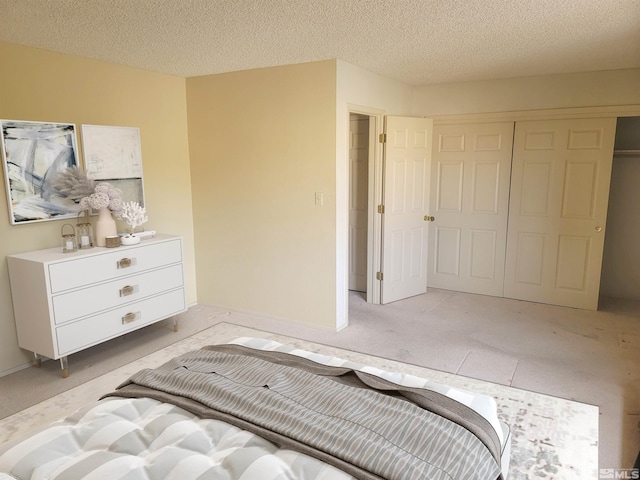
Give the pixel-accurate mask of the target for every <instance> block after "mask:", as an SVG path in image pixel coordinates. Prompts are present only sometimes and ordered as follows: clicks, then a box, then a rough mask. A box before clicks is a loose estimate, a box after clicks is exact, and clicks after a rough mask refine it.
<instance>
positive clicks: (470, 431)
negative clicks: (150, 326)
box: [0, 338, 505, 480]
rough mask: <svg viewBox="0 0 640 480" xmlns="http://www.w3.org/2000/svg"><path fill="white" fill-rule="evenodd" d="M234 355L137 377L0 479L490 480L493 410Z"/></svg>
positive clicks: (284, 359)
mask: <svg viewBox="0 0 640 480" xmlns="http://www.w3.org/2000/svg"><path fill="white" fill-rule="evenodd" d="M233 343H234V344H226V345H214V346H209V347H204V348H202V349H200V350H196V351H193V352H188V353H186V354H183V355H180V356H178V357H176V358H174V359H171V360H170V361H168V362H167V363H165V364H164V365H162V366H160V367H158V368H156V369H145V370H141V371H140V372H138V373H136V374H134V375H133V376H132V377H131V378H129V379H128V380H127V381H126V382H124V383H123V384H122V385H120V386H119V387H118V388H117V389H116V390H115V391H114V392H111V393H109V394H107V395H106V396H105V397H103V400H101V401H100V402H98V404H97V405H95V406H91V407H87V408H85V409H82V410H81V411H79V412H76V414H74V415H72V416H71V417H69V418H68V419H66V420H65V421H62V422H58V423H57V424H54V425H53V426H51V427H49V428H48V429H45V430H43V431H42V432H40V433H39V434H37V435H35V436H33V437H31V438H30V439H29V441H23V442H18V443H17V444H15V445H13V444H12V445H9V446H5V447H0V472H4V474H5V475H10V476H9V477H8V478H20V479H26V478H60V479H62V478H74V479H75V478H78V479H79V478H84V479H89V478H123V479H137V478H141V479H142V478H145V479H146V478H180V480H187V479H191V478H193V479H196V478H238V479H240V478H242V479H250V478H256V479H267V478H294V479H310V480H321V479H324V478H327V479H328V478H335V479H342V478H345V479H346V478H359V479H365V480H369V479H380V478H385V479H403V480H405V479H408V480H411V479H430V480H439V479H443V480H444V479H447V480H450V479H465V480H467V479H469V480H474V479H477V480H485V479H486V480H489V479H491V480H494V479H498V478H501V475H502V472H501V460H502V456H503V450H504V445H505V441H504V438H503V432H502V429H501V428H500V426H499V422H497V416H495V417H494V415H495V409H494V410H493V412H494V413H493V415H485V414H484V413H480V412H479V410H486V409H487V408H486V405H485V406H484V407H479V406H478V398H479V397H478V396H475V395H471V394H467V393H466V392H463V391H460V390H457V389H451V388H450V387H445V386H441V385H437V384H431V385H428V387H429V388H425V384H426V383H429V382H427V381H426V380H421V379H418V378H417V377H411V376H406V375H401V378H398V375H397V374H392V373H389V372H384V371H382V370H378V369H373V368H371V367H366V366H364V365H359V364H355V363H352V362H347V361H344V360H341V359H337V358H335V357H324V356H318V355H317V354H312V353H310V352H304V351H300V350H297V349H294V348H292V347H288V346H283V345H282V344H278V343H276V342H270V341H266V340H260V339H249V338H243V339H238V340H236V341H235V342H233ZM385 376H386V377H391V378H393V379H395V380H399V381H393V380H390V379H389V378H385ZM420 384H422V385H420ZM452 397H458V398H463V399H466V400H467V401H466V402H463V403H461V402H459V401H458V400H456V399H454V398H452ZM481 397H482V396H481ZM487 398H489V397H487ZM465 403H466V404H465ZM480 403H482V402H480ZM469 404H471V405H474V408H472V407H471V406H470V405H469ZM496 425H497V428H496ZM96 475H98V476H96ZM0 478H3V477H2V476H1V475H0Z"/></svg>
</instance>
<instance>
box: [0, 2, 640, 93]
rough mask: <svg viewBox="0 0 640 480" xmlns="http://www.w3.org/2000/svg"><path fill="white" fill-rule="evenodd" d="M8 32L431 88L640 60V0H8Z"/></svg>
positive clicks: (49, 41)
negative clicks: (328, 67)
mask: <svg viewBox="0 0 640 480" xmlns="http://www.w3.org/2000/svg"><path fill="white" fill-rule="evenodd" d="M0 41H5V42H9V43H14V44H20V45H27V46H32V47H39V48H44V49H47V50H53V51H58V52H64V53H69V54H76V55H81V56H86V57H91V58H95V59H99V60H105V61H109V62H114V63H120V64H126V65H131V66H135V67H139V68H143V69H147V70H153V71H157V72H164V73H169V74H174V75H179V76H184V77H191V76H198V75H206V74H212V73H221V72H229V71H235V70H246V69H251V68H259V67H268V66H275V65H285V64H292V63H302V62H310V61H317V60H326V59H333V58H338V59H342V60H344V61H346V62H349V63H351V64H354V65H358V66H360V67H362V68H365V69H367V70H370V71H372V72H376V73H379V74H381V75H384V76H387V77H391V78H395V79H398V80H401V81H404V82H406V83H409V84H412V85H423V84H431V83H444V82H457V81H472V80H487V79H495V78H506V77H517V76H530V75H544V74H554V73H569V72H581V71H594V70H613V69H624V68H636V67H640V0H0ZM0 68H1V67H0Z"/></svg>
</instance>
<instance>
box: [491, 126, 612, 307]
mask: <svg viewBox="0 0 640 480" xmlns="http://www.w3.org/2000/svg"><path fill="white" fill-rule="evenodd" d="M615 126H616V119H615V118H603V119H573V120H553V121H531V122H517V123H516V129H515V138H514V152H513V164H512V182H511V195H510V205H509V230H508V237H507V256H506V270H505V287H504V296H505V297H509V298H517V299H522V300H530V301H535V302H542V303H549V304H554V305H565V306H570V307H577V308H584V309H592V310H595V309H597V306H598V293H599V289H600V272H601V267H602V252H603V247H604V235H605V232H604V228H605V225H606V216H607V204H608V198H609V182H610V178H611V166H612V159H613V143H614V137H615Z"/></svg>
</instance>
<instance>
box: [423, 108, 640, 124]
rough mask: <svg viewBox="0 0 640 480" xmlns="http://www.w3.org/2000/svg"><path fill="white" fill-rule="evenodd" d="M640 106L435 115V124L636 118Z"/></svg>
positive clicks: (639, 114)
mask: <svg viewBox="0 0 640 480" xmlns="http://www.w3.org/2000/svg"><path fill="white" fill-rule="evenodd" d="M636 116H640V105H611V106H604V107H576V108H554V109H546V110H522V111H513V112H489V113H473V114H456V115H434V116H432V117H431V118H433V121H434V124H438V125H444V124H449V123H478V122H504V121H513V122H515V121H523V120H561V119H569V118H598V117H636Z"/></svg>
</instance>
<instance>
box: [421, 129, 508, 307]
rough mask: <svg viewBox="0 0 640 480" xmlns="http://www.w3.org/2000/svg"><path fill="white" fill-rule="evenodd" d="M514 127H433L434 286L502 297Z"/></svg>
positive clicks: (431, 264) (431, 258)
mask: <svg viewBox="0 0 640 480" xmlns="http://www.w3.org/2000/svg"><path fill="white" fill-rule="evenodd" d="M513 128H514V127H513V122H504V123H480V124H462V125H437V126H435V127H434V142H433V143H434V145H433V158H432V171H431V178H432V182H431V208H432V212H433V216H434V217H435V221H434V223H433V225H432V226H431V228H430V231H429V245H430V255H429V275H428V280H429V286H430V287H436V288H444V289H449V290H456V291H461V292H469V293H479V294H485V295H496V296H502V294H503V285H504V260H505V255H506V242H507V218H508V208H509V181H510V175H511V153H512V145H513Z"/></svg>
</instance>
